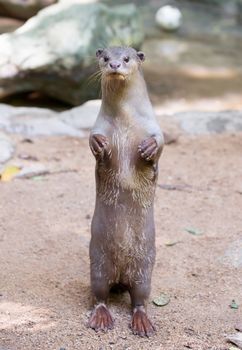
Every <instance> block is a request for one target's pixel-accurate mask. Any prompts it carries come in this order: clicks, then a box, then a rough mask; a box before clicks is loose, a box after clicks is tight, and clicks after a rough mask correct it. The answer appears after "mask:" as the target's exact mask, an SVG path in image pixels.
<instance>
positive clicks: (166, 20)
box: [155, 5, 182, 31]
mask: <svg viewBox="0 0 242 350" xmlns="http://www.w3.org/2000/svg"><path fill="white" fill-rule="evenodd" d="M155 19H156V23H157V24H158V26H159V27H161V28H163V29H165V30H171V31H172V30H176V29H178V28H179V27H180V25H181V22H182V13H181V11H180V10H179V9H178V8H176V7H173V6H169V5H167V6H163V7H161V8H160V9H159V10H158V11H157V12H156V15H155Z"/></svg>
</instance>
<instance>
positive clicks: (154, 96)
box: [0, 0, 242, 350]
mask: <svg viewBox="0 0 242 350" xmlns="http://www.w3.org/2000/svg"><path fill="white" fill-rule="evenodd" d="M0 33H1V34H0V251H1V254H0V266H1V269H0V333H1V337H0V338H1V339H0V349H1V350H11V349H14V350H23V349H25V350H33V349H34V350H43V349H48V350H51V349H57V350H80V349H95V350H96V349H103V350H104V349H105V350H106V349H108V350H111V349H115V350H116V349H117V350H119V349H120V350H121V349H122V350H123V349H132V350H140V349H155V350H159V349H162V350H172V349H174V350H177V349H194V350H202V349H203V350H208V349H211V350H212V349H216V350H225V349H231V350H232V349H233V350H234V349H239V348H240V349H241V342H242V327H241V324H242V323H241V320H242V317H241V305H242V299H241V268H242V238H241V237H242V231H241V208H242V182H241V179H242V157H241V155H242V137H241V134H242V0H177V1H175V0H159V1H158V0H151V1H145V0H139V1H138V0H137V1H128V0H122V1H119V2H118V1H114V0H113V1H109V0H106V1H88V0H86V1H81V0H59V1H54V0H0ZM111 45H130V46H133V47H134V48H136V49H138V50H143V51H144V52H145V55H146V60H145V62H144V63H143V71H144V76H145V80H146V82H147V86H148V90H149V94H150V97H151V100H152V103H153V106H154V110H155V113H156V115H157V119H158V123H159V125H160V126H161V128H162V130H163V131H164V135H165V143H166V147H164V152H163V154H162V157H161V159H160V172H159V179H158V183H157V190H156V197H155V225H156V247H157V256H156V265H155V269H154V273H153V279H152V292H151V298H150V302H149V305H148V308H149V310H150V316H151V319H152V320H154V323H155V326H156V328H157V333H156V336H155V337H154V338H149V339H145V338H142V339H136V338H135V337H133V336H132V334H131V332H130V329H129V328H128V324H129V323H130V309H129V308H130V301H129V299H128V296H127V295H126V296H124V297H123V296H119V297H118V300H117V299H115V298H113V299H112V303H111V311H112V313H113V315H114V317H115V319H116V323H115V329H114V330H113V331H111V332H108V333H106V334H101V335H100V334H96V333H94V332H92V330H88V329H87V328H86V326H85V324H86V322H87V316H88V310H89V308H90V303H89V300H90V281H89V256H88V246H89V240H90V227H91V219H92V214H93V209H94V204H95V178H94V168H95V159H94V157H93V156H92V154H91V151H90V149H89V145H88V136H89V132H90V128H92V126H93V124H94V122H95V120H96V117H97V114H98V111H99V108H100V98H101V93H100V81H99V79H98V75H97V74H96V73H97V72H98V66H97V61H96V57H95V52H96V50H97V49H98V48H100V47H105V46H111ZM162 293H165V295H168V296H170V299H169V298H168V300H170V302H169V303H168V304H166V305H165V306H164V307H157V306H156V305H154V304H153V303H152V300H154V298H155V297H158V296H160V295H161V294H162ZM225 335H227V340H228V339H229V340H230V341H231V342H233V343H234V344H236V345H238V348H237V347H236V348H235V346H233V347H232V345H231V347H230V346H229V345H228V343H227V340H226V337H225Z"/></svg>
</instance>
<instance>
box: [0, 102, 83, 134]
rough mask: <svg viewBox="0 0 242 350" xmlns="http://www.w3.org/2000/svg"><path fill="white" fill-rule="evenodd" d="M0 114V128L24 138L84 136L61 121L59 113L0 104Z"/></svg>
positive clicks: (45, 109) (44, 109)
mask: <svg viewBox="0 0 242 350" xmlns="http://www.w3.org/2000/svg"><path fill="white" fill-rule="evenodd" d="M0 114H1V116H2V118H1V119H0V128H1V129H4V130H6V131H7V132H9V133H18V134H22V135H25V136H52V135H68V136H75V137H83V136H84V134H83V132H82V131H81V130H78V129H77V128H74V127H72V126H71V125H68V124H67V123H65V122H64V121H62V120H61V119H60V118H59V113H57V112H54V111H51V110H49V109H47V108H33V107H11V106H7V105H5V104H0Z"/></svg>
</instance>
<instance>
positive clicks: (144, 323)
mask: <svg viewBox="0 0 242 350" xmlns="http://www.w3.org/2000/svg"><path fill="white" fill-rule="evenodd" d="M149 293H150V287H149V286H148V287H147V284H139V285H135V286H132V287H131V289H130V296H131V302H132V308H133V316H132V322H131V329H132V331H133V333H134V334H137V335H139V336H141V337H144V336H146V337H150V336H151V335H152V334H153V333H154V331H155V328H154V326H153V325H152V323H151V321H150V320H149V318H148V316H147V313H146V310H145V302H146V300H147V299H148V297H149Z"/></svg>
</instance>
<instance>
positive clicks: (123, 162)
mask: <svg viewBox="0 0 242 350" xmlns="http://www.w3.org/2000/svg"><path fill="white" fill-rule="evenodd" d="M96 56H97V59H98V62H99V67H100V73H101V88H102V104H101V108H100V112H99V114H98V117H97V120H96V123H95V125H94V127H93V129H92V130H91V133H90V138H89V144H90V148H91V151H92V153H93V155H94V156H95V158H96V172H95V175H96V204H95V210H94V215H93V219H92V224H91V241H90V251H89V253H90V270H91V271H90V272H91V290H92V294H93V297H94V309H93V311H92V313H91V316H90V319H89V321H88V326H89V327H90V328H92V329H94V330H96V331H99V330H102V331H107V330H108V329H112V328H113V326H114V319H113V317H112V315H111V313H110V311H109V309H108V307H107V299H108V296H109V292H110V289H111V288H112V287H113V286H115V285H120V286H123V287H125V288H126V290H128V292H129V294H130V297H131V304H132V311H133V313H132V322H131V325H130V326H131V329H132V332H133V333H134V334H137V335H139V336H148V337H149V336H150V335H152V334H153V333H154V330H155V329H154V326H153V325H152V323H151V321H150V320H149V318H148V316H147V313H146V302H147V300H148V297H149V294H150V287H151V274H152V270H153V265H154V262H155V226H154V214H153V204H154V195H155V187H156V182H157V176H158V160H159V157H160V155H161V152H162V148H163V144H164V141H163V135H162V132H161V130H160V128H159V126H158V124H157V122H156V119H155V115H154V112H153V109H152V106H151V102H150V99H149V97H148V93H147V88H146V84H145V81H144V78H143V75H142V71H141V64H142V62H143V61H144V59H145V55H144V53H143V52H140V51H138V52H137V51H136V50H135V49H133V48H131V47H111V48H105V49H98V50H97V52H96Z"/></svg>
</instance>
